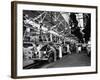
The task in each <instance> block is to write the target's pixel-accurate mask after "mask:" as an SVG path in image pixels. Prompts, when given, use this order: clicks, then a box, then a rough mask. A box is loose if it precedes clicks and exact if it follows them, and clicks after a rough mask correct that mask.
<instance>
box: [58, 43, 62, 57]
mask: <svg viewBox="0 0 100 80" xmlns="http://www.w3.org/2000/svg"><path fill="white" fill-rule="evenodd" d="M59 58H60V59H61V58H62V46H61V45H60V46H59Z"/></svg>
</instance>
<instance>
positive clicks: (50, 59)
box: [48, 54, 54, 63]
mask: <svg viewBox="0 0 100 80" xmlns="http://www.w3.org/2000/svg"><path fill="white" fill-rule="evenodd" d="M51 62H54V56H53V54H52V55H50V56H49V58H48V63H51Z"/></svg>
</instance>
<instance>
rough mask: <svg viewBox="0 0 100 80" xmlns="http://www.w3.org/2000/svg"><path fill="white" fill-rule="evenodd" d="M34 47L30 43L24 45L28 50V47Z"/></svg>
mask: <svg viewBox="0 0 100 80" xmlns="http://www.w3.org/2000/svg"><path fill="white" fill-rule="evenodd" d="M32 46H33V45H32V44H30V43H24V44H23V47H24V48H28V47H32Z"/></svg>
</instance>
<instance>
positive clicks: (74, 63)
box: [42, 52, 91, 68]
mask: <svg viewBox="0 0 100 80" xmlns="http://www.w3.org/2000/svg"><path fill="white" fill-rule="evenodd" d="M90 65H91V58H90V57H89V56H87V54H86V53H83V52H81V53H72V54H68V55H65V56H64V57H63V58H61V59H60V60H58V61H56V62H53V63H50V64H47V65H45V66H43V67H42V68H57V67H80V66H90Z"/></svg>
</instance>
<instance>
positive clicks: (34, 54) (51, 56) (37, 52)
mask: <svg viewBox="0 0 100 80" xmlns="http://www.w3.org/2000/svg"><path fill="white" fill-rule="evenodd" d="M59 46H62V45H61V44H57V43H53V42H44V43H38V44H34V43H33V42H24V43H23V58H24V60H25V59H32V60H34V62H37V61H42V60H44V61H48V62H49V63H50V62H53V61H56V60H57V59H59ZM84 47H85V49H86V52H87V54H88V55H89V56H90V55H91V45H90V44H88V45H86V46H84ZM71 48H72V49H73V50H75V49H74V48H75V45H74V47H71ZM62 54H67V48H66V47H64V45H63V46H62Z"/></svg>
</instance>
